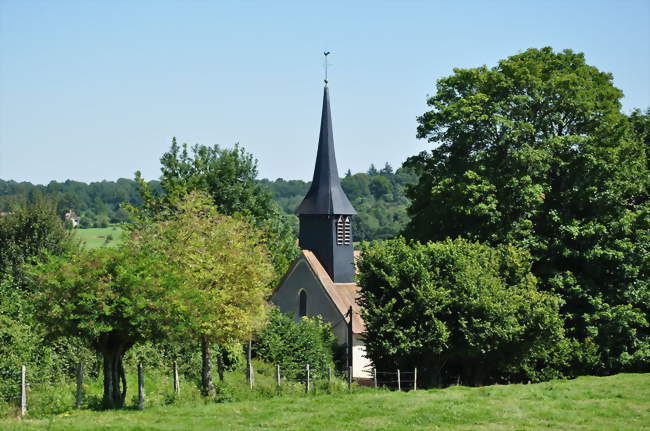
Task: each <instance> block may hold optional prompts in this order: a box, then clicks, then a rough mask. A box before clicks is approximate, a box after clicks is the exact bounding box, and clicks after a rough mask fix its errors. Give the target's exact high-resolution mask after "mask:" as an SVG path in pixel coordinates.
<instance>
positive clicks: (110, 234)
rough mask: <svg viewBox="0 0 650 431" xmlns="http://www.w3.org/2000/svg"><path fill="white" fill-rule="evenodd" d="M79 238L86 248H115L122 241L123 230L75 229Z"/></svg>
mask: <svg viewBox="0 0 650 431" xmlns="http://www.w3.org/2000/svg"><path fill="white" fill-rule="evenodd" d="M75 234H76V236H77V238H78V239H79V240H80V241H81V242H82V244H83V245H84V247H85V248H87V249H93V248H99V247H115V246H116V245H118V244H119V243H120V242H121V241H122V235H123V232H122V228H120V227H119V226H110V227H102V228H88V229H75Z"/></svg>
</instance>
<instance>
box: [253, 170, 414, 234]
mask: <svg viewBox="0 0 650 431" xmlns="http://www.w3.org/2000/svg"><path fill="white" fill-rule="evenodd" d="M373 169H374V171H373ZM373 169H370V170H369V172H370V173H372V172H375V173H374V174H368V173H357V174H354V175H352V173H351V172H349V171H348V174H349V175H348V174H346V176H345V177H344V178H342V179H341V185H342V187H343V190H344V191H345V193H346V195H347V196H348V198H349V199H350V201H351V202H352V205H353V206H354V208H355V209H356V210H357V213H358V215H357V216H355V217H353V218H352V229H353V236H354V240H355V241H369V240H375V239H388V238H394V237H395V236H396V235H398V234H399V233H400V232H401V231H402V230H403V229H404V226H406V223H407V222H408V216H407V214H406V207H407V205H408V202H409V201H408V199H407V198H406V196H405V191H404V190H405V188H406V187H407V186H408V185H409V184H414V183H415V182H416V181H417V177H416V175H415V174H414V173H413V172H412V171H411V170H409V169H405V168H400V169H398V170H397V171H396V172H393V168H392V167H391V166H390V165H389V164H388V163H386V166H384V168H382V169H381V170H379V171H378V170H377V169H376V168H374V167H373ZM261 184H262V185H263V186H264V187H266V188H268V190H270V192H271V195H272V196H273V199H274V200H275V201H276V202H277V203H278V204H279V206H280V208H281V209H282V211H284V212H285V213H286V214H287V215H288V217H291V218H292V220H294V229H295V231H296V232H297V229H298V220H297V217H296V216H295V215H294V212H295V210H296V208H297V207H298V205H299V204H300V202H301V201H302V199H303V198H304V197H305V194H306V193H307V190H308V189H309V183H308V182H305V181H300V180H291V181H285V180H284V179H282V178H278V179H277V180H276V181H269V180H262V181H261Z"/></svg>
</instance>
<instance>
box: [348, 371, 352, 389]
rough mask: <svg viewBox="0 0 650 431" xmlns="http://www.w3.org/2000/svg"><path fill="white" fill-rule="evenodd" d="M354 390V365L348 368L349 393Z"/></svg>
mask: <svg viewBox="0 0 650 431" xmlns="http://www.w3.org/2000/svg"><path fill="white" fill-rule="evenodd" d="M349 390H352V365H350V366H349V367H348V391H349Z"/></svg>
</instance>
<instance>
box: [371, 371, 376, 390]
mask: <svg viewBox="0 0 650 431" xmlns="http://www.w3.org/2000/svg"><path fill="white" fill-rule="evenodd" d="M372 379H373V380H374V382H375V389H377V368H373V369H372Z"/></svg>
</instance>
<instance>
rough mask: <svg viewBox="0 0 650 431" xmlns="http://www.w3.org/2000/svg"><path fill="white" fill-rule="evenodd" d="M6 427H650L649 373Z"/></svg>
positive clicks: (200, 406)
mask: <svg viewBox="0 0 650 431" xmlns="http://www.w3.org/2000/svg"><path fill="white" fill-rule="evenodd" d="M0 429H4V430H45V429H47V430H70V431H73V430H125V431H126V430H133V431H135V430H250V429H262V430H283V431H289V430H409V431H410V430H449V431H454V430H479V431H481V430H485V431H487V430H522V431H523V430H630V431H642V430H650V374H619V375H615V376H610V377H580V378H577V379H575V380H556V381H551V382H546V383H540V384H532V385H514V384H513V385H508V386H499V385H496V386H486V387H478V388H470V387H463V386H453V387H449V388H446V389H431V390H418V391H417V392H390V391H387V390H381V389H379V390H375V389H370V388H357V389H356V390H354V391H353V392H351V393H347V392H339V393H335V394H319V395H310V396H305V395H300V394H299V393H298V392H294V393H292V394H289V395H282V396H272V397H269V398H268V399H260V400H247V401H236V402H225V403H215V402H212V401H210V402H204V401H201V400H194V401H192V402H190V401H186V402H184V403H179V404H176V403H175V404H170V405H159V406H155V407H151V408H146V409H145V410H144V411H137V410H131V409H124V410H118V411H91V410H81V411H69V412H65V413H62V414H59V415H56V416H50V417H44V418H39V419H25V420H22V421H20V420H17V419H5V420H3V421H0Z"/></svg>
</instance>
